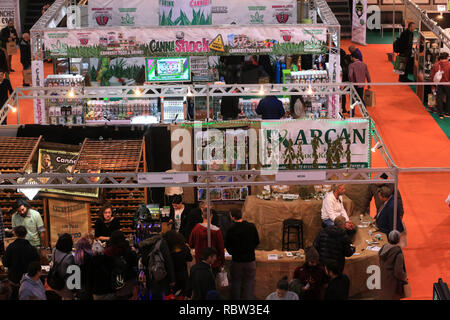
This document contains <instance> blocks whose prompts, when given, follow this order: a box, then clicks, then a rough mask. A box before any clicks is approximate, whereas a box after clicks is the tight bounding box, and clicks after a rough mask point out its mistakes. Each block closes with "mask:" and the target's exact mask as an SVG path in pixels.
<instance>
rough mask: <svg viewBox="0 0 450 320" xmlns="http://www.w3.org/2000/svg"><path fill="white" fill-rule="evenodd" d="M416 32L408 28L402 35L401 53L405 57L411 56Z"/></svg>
mask: <svg viewBox="0 0 450 320" xmlns="http://www.w3.org/2000/svg"><path fill="white" fill-rule="evenodd" d="M413 41H414V34H413V33H412V32H411V31H409V30H408V29H406V30H405V31H403V32H402V34H401V35H400V55H402V56H403V57H408V58H409V57H411V53H412V46H413Z"/></svg>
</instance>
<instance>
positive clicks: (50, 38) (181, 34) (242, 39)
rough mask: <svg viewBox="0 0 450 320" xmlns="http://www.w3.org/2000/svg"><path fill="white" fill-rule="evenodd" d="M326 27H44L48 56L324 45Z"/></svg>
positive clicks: (245, 51) (288, 50) (287, 50)
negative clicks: (61, 29)
mask: <svg viewBox="0 0 450 320" xmlns="http://www.w3.org/2000/svg"><path fill="white" fill-rule="evenodd" d="M326 30H327V29H326V27H311V26H310V27H307V26H273V25H271V26H258V28H255V27H252V26H242V27H239V26H233V25H230V26H221V27H216V26H201V27H199V26H190V27H165V28H164V29H161V28H158V27H148V28H133V27H131V28H129V27H128V28H125V27H117V28H104V29H85V30H67V31H46V32H45V34H44V41H45V48H46V54H47V56H53V57H86V58H88V57H100V56H147V57H153V56H199V55H200V56H207V55H212V56H217V55H250V54H255V55H259V54H274V55H287V54H306V53H311V54H312V53H322V52H325V50H326V37H327V32H326Z"/></svg>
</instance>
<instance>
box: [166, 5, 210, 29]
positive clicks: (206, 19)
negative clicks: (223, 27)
mask: <svg viewBox="0 0 450 320" xmlns="http://www.w3.org/2000/svg"><path fill="white" fill-rule="evenodd" d="M172 13H173V12H172V9H170V11H169V14H168V15H167V16H166V13H165V12H163V15H162V16H160V17H159V25H160V26H190V25H210V24H212V14H208V15H206V16H205V13H204V12H202V11H201V10H200V9H199V10H198V11H195V10H194V9H193V10H192V20H189V18H188V16H187V15H186V13H184V11H183V10H181V9H180V15H179V16H178V18H176V19H175V20H173V18H172V15H173V14H172Z"/></svg>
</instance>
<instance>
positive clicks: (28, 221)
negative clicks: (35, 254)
mask: <svg viewBox="0 0 450 320" xmlns="http://www.w3.org/2000/svg"><path fill="white" fill-rule="evenodd" d="M16 207H17V212H16V213H14V214H13V215H12V218H11V224H12V227H13V229H14V228H15V227H18V226H24V227H25V229H27V235H26V237H25V239H27V240H28V241H30V243H31V244H32V245H33V246H35V247H40V246H42V245H44V244H45V227H44V222H43V221H42V217H41V214H40V213H39V212H37V211H36V210H33V209H31V206H30V204H29V203H28V202H26V201H25V200H22V199H21V200H18V201H17V203H16Z"/></svg>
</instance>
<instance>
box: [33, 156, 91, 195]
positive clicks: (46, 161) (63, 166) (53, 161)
mask: <svg viewBox="0 0 450 320" xmlns="http://www.w3.org/2000/svg"><path fill="white" fill-rule="evenodd" d="M77 158H78V152H67V151H61V150H47V149H39V159H38V173H71V172H72V169H73V167H74V165H75V162H76V160H77ZM77 171H78V170H77ZM97 172H98V171H97ZM74 173H76V172H74ZM94 173H95V172H94ZM41 179H42V180H43V179H45V178H41ZM67 179H68V180H69V179H73V178H67ZM85 183H86V182H85ZM42 191H44V192H49V193H57V194H63V195H68V196H80V197H92V198H97V197H98V195H99V190H98V188H88V189H81V188H80V189H43V190H42Z"/></svg>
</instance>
